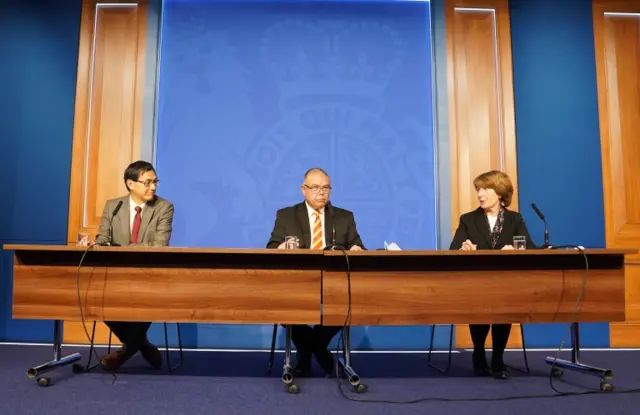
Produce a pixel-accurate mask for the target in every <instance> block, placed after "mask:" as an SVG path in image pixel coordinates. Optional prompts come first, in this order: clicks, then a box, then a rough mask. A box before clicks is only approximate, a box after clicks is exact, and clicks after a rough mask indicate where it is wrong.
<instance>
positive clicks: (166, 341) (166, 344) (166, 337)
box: [164, 322, 184, 375]
mask: <svg viewBox="0 0 640 415" xmlns="http://www.w3.org/2000/svg"><path fill="white" fill-rule="evenodd" d="M176 329H177V331H178V350H179V352H180V361H179V362H178V364H177V365H175V366H171V357H170V353H169V333H168V329H167V323H166V322H165V323H164V350H165V356H166V358H167V369H169V374H170V375H171V374H173V372H174V371H175V370H176V369H177V368H179V367H180V366H181V365H182V364H183V363H184V352H183V351H182V334H181V333H180V323H176Z"/></svg>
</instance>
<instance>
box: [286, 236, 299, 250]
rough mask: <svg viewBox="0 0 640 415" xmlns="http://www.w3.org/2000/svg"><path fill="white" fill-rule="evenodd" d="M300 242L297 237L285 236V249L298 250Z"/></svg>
mask: <svg viewBox="0 0 640 415" xmlns="http://www.w3.org/2000/svg"><path fill="white" fill-rule="evenodd" d="M299 245H300V240H299V239H298V238H297V237H296V236H285V238H284V247H285V249H298V246H299Z"/></svg>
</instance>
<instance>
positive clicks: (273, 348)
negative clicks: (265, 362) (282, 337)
mask: <svg viewBox="0 0 640 415" xmlns="http://www.w3.org/2000/svg"><path fill="white" fill-rule="evenodd" d="M277 335H278V325H277V324H274V325H273V334H272V335H271V353H269V367H268V368H267V374H268V375H270V374H271V368H272V367H273V361H274V360H275V356H276V337H277Z"/></svg>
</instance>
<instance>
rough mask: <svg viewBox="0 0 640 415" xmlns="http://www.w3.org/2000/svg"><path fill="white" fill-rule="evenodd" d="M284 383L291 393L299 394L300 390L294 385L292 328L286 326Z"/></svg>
mask: <svg viewBox="0 0 640 415" xmlns="http://www.w3.org/2000/svg"><path fill="white" fill-rule="evenodd" d="M282 381H283V382H284V384H285V385H287V391H288V392H289V393H298V392H300V388H298V385H296V384H295V383H294V377H293V366H292V365H291V326H289V325H287V326H285V345H284V366H283V367H282Z"/></svg>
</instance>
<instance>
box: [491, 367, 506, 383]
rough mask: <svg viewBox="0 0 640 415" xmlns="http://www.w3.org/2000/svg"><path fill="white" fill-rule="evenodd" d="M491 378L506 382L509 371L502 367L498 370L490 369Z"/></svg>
mask: <svg viewBox="0 0 640 415" xmlns="http://www.w3.org/2000/svg"><path fill="white" fill-rule="evenodd" d="M491 376H493V378H494V379H500V380H506V379H509V377H510V375H509V371H508V370H507V368H506V367H504V366H503V367H502V368H500V369H491Z"/></svg>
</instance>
